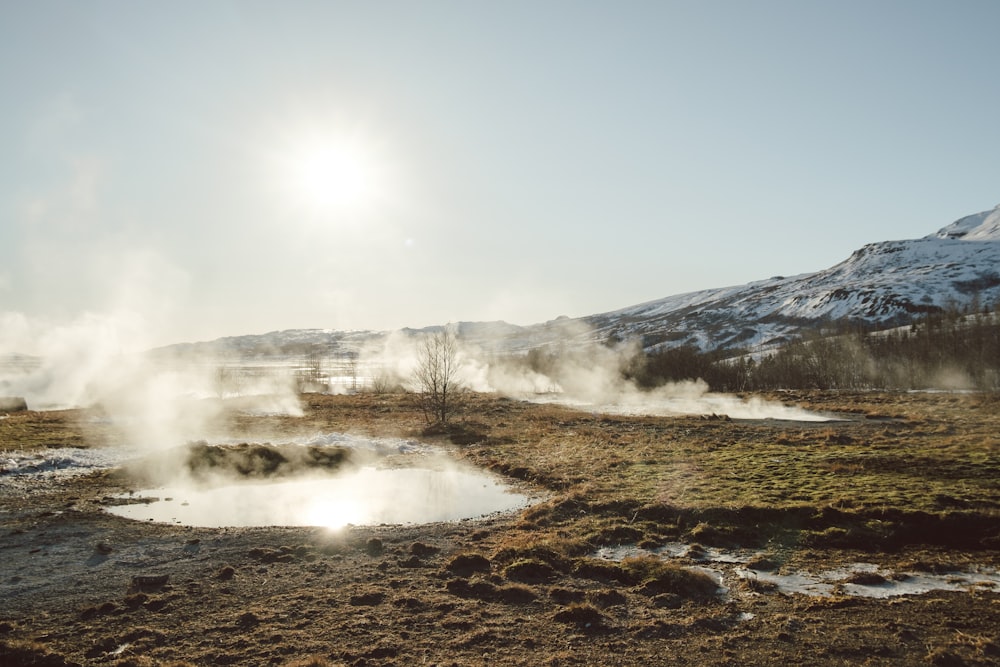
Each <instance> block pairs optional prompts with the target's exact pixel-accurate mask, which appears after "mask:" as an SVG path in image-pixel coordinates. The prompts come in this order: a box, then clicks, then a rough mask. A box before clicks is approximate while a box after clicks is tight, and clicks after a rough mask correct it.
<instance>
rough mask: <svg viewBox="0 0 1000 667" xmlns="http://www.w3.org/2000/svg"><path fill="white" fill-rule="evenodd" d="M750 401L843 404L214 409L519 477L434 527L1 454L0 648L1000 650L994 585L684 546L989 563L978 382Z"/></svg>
mask: <svg viewBox="0 0 1000 667" xmlns="http://www.w3.org/2000/svg"><path fill="white" fill-rule="evenodd" d="M769 398H771V399H774V400H781V401H783V402H785V403H788V404H794V405H800V406H803V407H806V408H810V409H814V410H821V411H826V412H829V413H831V414H833V413H835V414H838V415H840V416H841V417H842V420H840V421H835V422H828V423H818V424H817V423H806V422H776V421H731V420H727V419H724V418H719V417H717V416H705V417H701V416H685V417H628V416H614V417H607V416H602V415H597V414H591V413H586V412H579V411H574V410H570V409H567V408H561V407H558V406H553V405H536V404H531V403H524V402H519V401H512V400H508V399H503V398H500V397H495V396H470V397H468V398H467V400H466V403H465V405H464V407H463V410H462V412H461V414H459V415H458V417H457V418H456V421H455V425H454V426H453V427H452V428H451V429H446V430H442V429H438V430H435V431H433V432H431V433H424V425H423V423H422V421H421V418H420V414H419V411H418V410H417V409H416V407H415V406H414V404H413V402H412V399H411V398H410V397H407V396H405V395H401V396H398V395H384V396H375V395H357V396H321V395H307V396H304V397H303V403H304V406H303V407H304V410H305V415H304V416H303V417H297V418H292V417H254V416H249V415H246V414H243V413H240V412H239V411H233V412H231V413H230V414H228V416H227V417H226V418H225V419H224V420H222V421H220V422H219V423H218V424H217V425H216V428H217V429H218V433H220V434H221V433H226V434H229V435H230V436H232V435H234V434H235V436H236V437H241V438H245V439H246V440H247V441H248V442H267V441H268V439H269V438H271V439H277V438H279V437H281V438H288V437H295V436H297V435H301V436H302V437H306V436H308V435H309V434H314V433H317V432H338V431H342V432H356V433H364V434H368V435H375V436H391V437H406V438H415V439H419V440H421V441H423V442H427V443H433V444H438V445H440V446H441V447H443V448H447V449H448V450H450V451H451V453H452V455H453V456H455V457H456V458H460V459H465V460H467V461H468V462H470V463H474V464H476V465H478V466H481V467H484V468H488V469H490V470H492V471H494V472H495V473H497V474H499V475H503V476H504V477H505V478H507V479H508V480H509V481H510V482H511V483H512V484H515V485H517V486H518V487H519V488H520V489H523V490H525V491H527V492H530V493H533V494H536V495H537V496H538V498H539V502H538V503H537V504H535V505H533V506H532V507H530V508H528V509H525V510H523V511H521V512H518V513H514V514H510V515H499V516H490V517H487V518H482V519H477V520H469V521H462V522H456V523H441V524H432V525H420V526H375V527H348V528H346V529H342V530H337V531H331V530H327V529H319V528H288V527H271V528H189V527H182V526H176V525H167V524H153V523H149V522H139V521H131V520H127V519H123V518H120V517H116V516H113V515H111V514H108V513H107V512H106V511H104V508H105V507H107V506H108V504H110V503H111V502H113V496H115V495H116V494H118V493H121V492H122V491H125V490H128V489H129V488H132V487H134V486H135V482H134V481H132V480H131V479H130V477H129V476H128V475H127V474H124V473H122V472H121V471H113V470H112V471H99V472H94V473H89V474H87V475H83V476H76V477H53V478H51V479H50V480H49V481H46V482H44V483H32V484H25V483H20V482H17V480H15V479H14V478H13V477H11V476H9V475H8V476H4V475H0V521H2V523H0V665H4V666H16V665H91V664H102V665H118V666H125V665H135V666H144V665H232V664H235V665H300V666H301V665H328V664H329V665H338V664H345V665H484V664H491V665H493V664H499V665H640V664H642V665H675V664H676V665H748V664H753V665H767V664H789V665H799V664H809V665H857V664H875V665H918V664H933V665H987V664H1000V590H997V588H996V587H995V586H969V587H967V588H965V589H962V590H950V591H933V592H928V593H925V594H921V595H904V596H898V597H891V598H887V599H873V598H868V597H859V596H854V595H850V594H847V593H846V592H845V590H846V589H844V588H843V587H840V588H836V589H835V590H834V591H833V593H832V594H830V595H826V596H812V595H804V594H785V593H783V592H781V591H779V590H775V589H773V588H772V587H769V586H767V585H765V584H764V583H763V582H761V581H756V580H754V579H752V578H750V579H741V578H739V577H737V576H736V574H735V568H736V567H737V565H734V564H728V565H726V564H723V565H718V566H717V567H718V568H721V569H720V571H721V573H722V574H721V580H717V581H716V582H714V583H713V582H712V580H711V579H707V578H706V576H705V574H704V573H703V571H702V570H699V569H697V568H699V567H706V566H709V565H711V564H710V563H706V557H705V555H704V554H705V553H706V552H707V551H709V550H711V549H718V550H725V551H727V552H729V553H736V554H743V555H744V556H745V557H751V558H756V563H757V565H756V567H757V568H758V569H759V570H762V571H763V570H769V571H776V572H796V571H818V570H822V569H827V568H830V567H836V566H838V565H843V564H846V563H853V562H866V563H873V564H876V565H878V566H879V567H880V568H883V569H884V570H885V571H893V572H904V571H905V572H913V571H920V572H930V573H941V572H952V571H961V570H966V569H968V568H973V567H985V568H997V567H998V566H1000V488H998V487H1000V485H998V483H997V479H998V477H997V473H998V471H1000V428H998V426H1000V422H998V419H1000V418H998V417H997V414H998V412H1000V411H998V410H997V407H998V406H1000V403H998V402H997V401H996V400H994V399H992V398H990V397H982V396H975V395H947V394H862V395H844V394H836V393H800V394H781V395H775V396H771V397H769ZM96 417H99V415H97V414H96V413H94V412H93V411H85V410H74V411H63V412H53V413H36V412H21V413H12V414H11V415H9V416H7V417H6V418H4V419H0V450H3V451H11V450H24V449H39V450H41V449H44V448H46V447H56V446H72V447H85V448H97V447H102V446H107V445H109V444H114V443H115V442H116V438H118V437H119V436H117V435H116V434H115V432H114V429H113V427H112V426H108V424H107V420H104V419H100V418H96ZM208 440H209V441H210V442H211V438H208ZM0 453H2V451H0ZM778 463H780V465H778ZM676 543H682V544H686V545H688V546H690V545H695V544H696V545H698V546H697V547H696V548H693V549H688V550H687V551H686V552H685V553H684V554H682V555H678V556H676V557H674V558H672V559H670V560H669V563H667V564H666V565H664V564H663V563H664V562H663V561H661V560H660V559H653V558H646V559H643V558H636V559H633V560H631V561H624V562H616V561H607V560H601V559H599V558H596V557H595V553H596V550H597V549H599V548H601V547H615V546H618V545H641V546H644V547H646V548H648V549H654V548H656V547H662V546H664V545H668V544H676ZM654 561H655V562H654ZM706 579H707V581H708V583H706ZM716 586H718V588H716Z"/></svg>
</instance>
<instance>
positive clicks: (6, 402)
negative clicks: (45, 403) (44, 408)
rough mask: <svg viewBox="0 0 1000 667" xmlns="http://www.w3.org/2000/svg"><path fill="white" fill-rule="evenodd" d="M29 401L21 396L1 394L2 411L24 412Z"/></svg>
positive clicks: (0, 406)
mask: <svg viewBox="0 0 1000 667" xmlns="http://www.w3.org/2000/svg"><path fill="white" fill-rule="evenodd" d="M27 409H28V403H27V401H25V400H24V399H23V398H22V397H20V396H0V412H24V411H25V410H27Z"/></svg>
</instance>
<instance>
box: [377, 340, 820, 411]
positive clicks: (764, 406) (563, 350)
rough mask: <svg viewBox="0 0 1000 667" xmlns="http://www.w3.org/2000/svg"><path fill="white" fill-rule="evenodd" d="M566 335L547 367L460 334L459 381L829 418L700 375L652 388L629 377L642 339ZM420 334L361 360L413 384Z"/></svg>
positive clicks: (609, 405)
mask: <svg viewBox="0 0 1000 667" xmlns="http://www.w3.org/2000/svg"><path fill="white" fill-rule="evenodd" d="M558 326H559V328H560V331H559V334H560V335H559V339H560V340H562V341H571V343H562V344H556V345H554V346H550V347H548V348H543V351H544V352H545V354H544V357H545V360H544V361H545V363H544V364H543V365H544V368H543V369H539V368H536V367H534V366H533V365H532V364H530V363H528V361H527V359H526V358H525V357H524V356H520V357H511V356H510V355H504V354H499V353H497V352H496V347H497V345H496V342H495V341H469V340H463V339H461V338H459V339H458V342H459V346H460V347H459V366H460V372H459V377H458V379H459V381H460V382H461V383H462V385H464V386H465V387H467V388H468V389H470V390H472V391H477V392H496V393H499V394H502V395H505V396H509V397H512V398H518V399H523V400H530V401H538V402H553V403H560V404H564V405H569V406H572V407H577V408H580V409H584V410H588V411H591V412H599V413H604V414H635V415H691V414H694V415H704V414H716V415H726V416H729V417H731V418H734V419H783V420H795V421H828V420H829V417H826V416H823V415H819V414H816V413H811V412H808V411H806V410H802V409H800V408H795V407H790V406H786V405H782V404H781V403H777V402H774V401H767V400H764V399H761V398H757V397H753V398H750V399H742V398H740V397H737V396H732V395H728V394H718V393H712V392H710V391H709V387H708V385H707V384H706V383H705V382H704V381H703V380H701V379H691V380H688V381H684V382H674V383H668V384H666V385H664V386H661V387H657V388H655V389H651V390H645V389H642V388H640V387H638V386H637V385H636V384H635V382H633V381H631V380H627V379H626V373H625V372H624V371H626V370H627V368H628V367H629V365H630V364H632V363H633V362H634V360H635V358H636V356H637V355H638V354H639V353H640V352H641V350H640V348H639V346H638V344H637V343H636V342H634V341H633V342H623V343H620V344H617V345H614V346H607V345H602V344H599V343H596V342H591V343H585V342H581V341H587V340H593V338H594V336H593V335H592V332H591V331H590V330H589V329H588V328H587V327H586V326H585V325H583V324H580V323H578V322H573V321H567V322H565V323H559V325H558ZM418 345H419V339H418V338H415V337H413V336H408V335H405V334H402V333H399V332H397V333H394V334H391V335H389V336H388V337H387V338H385V339H384V340H383V341H382V342H381V343H378V344H373V345H370V346H368V347H366V348H365V349H363V350H362V352H361V354H360V357H359V365H360V366H362V367H364V368H368V369H374V370H373V371H372V372H374V373H382V374H387V375H388V376H390V377H391V378H392V379H393V381H394V382H395V383H396V384H397V385H400V386H403V387H406V388H409V389H414V388H415V387H410V386H407V383H408V379H409V378H410V376H411V375H412V370H413V368H414V367H415V366H416V359H417V354H418V351H417V348H418Z"/></svg>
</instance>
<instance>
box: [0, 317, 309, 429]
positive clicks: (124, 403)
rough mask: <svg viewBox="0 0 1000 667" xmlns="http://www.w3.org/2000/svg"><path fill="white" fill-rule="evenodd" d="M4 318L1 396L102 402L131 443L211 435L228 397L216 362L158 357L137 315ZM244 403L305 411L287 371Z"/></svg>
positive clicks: (44, 405) (47, 404) (39, 405)
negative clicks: (66, 319) (52, 322)
mask: <svg viewBox="0 0 1000 667" xmlns="http://www.w3.org/2000/svg"><path fill="white" fill-rule="evenodd" d="M0 317H2V320H0V359H4V360H6V362H5V363H4V364H3V365H0V395H11V396H20V397H23V398H24V399H25V400H26V402H27V404H28V406H29V408H31V409H42V410H44V409H59V408H70V407H92V406H94V407H100V408H101V409H102V410H103V412H104V413H105V414H106V416H107V418H108V419H109V420H110V421H111V423H112V424H113V425H115V426H116V427H118V428H119V429H120V430H121V431H122V432H123V434H124V435H125V437H126V441H127V442H128V443H129V444H133V445H135V446H138V447H142V448H150V449H162V448H166V447H173V446H178V445H180V444H183V443H185V442H187V441H189V440H192V439H199V438H204V437H206V434H207V433H209V432H212V431H213V430H214V428H215V427H216V426H217V425H218V423H219V421H220V418H221V417H222V414H223V410H224V409H225V405H224V403H223V402H222V401H221V400H220V399H223V398H231V397H232V396H231V394H227V389H226V386H225V383H223V382H221V374H220V370H219V368H218V366H216V365H214V364H206V363H202V364H195V363H188V362H184V361H182V360H178V359H154V358H152V357H150V356H149V355H148V354H147V353H146V352H145V350H146V349H147V342H148V341H149V340H150V338H149V337H148V336H147V335H146V328H147V326H146V323H145V321H144V320H143V319H142V318H141V317H140V316H138V315H135V314H131V313H118V314H94V313H88V314H84V315H82V316H80V317H78V318H77V319H75V320H74V321H72V322H69V323H66V324H58V325H50V324H48V323H45V322H39V321H34V320H30V319H29V318H27V317H26V316H24V315H22V314H19V313H5V314H3V315H2V316H0ZM240 392H241V394H242V395H243V396H244V397H245V398H246V401H245V402H244V404H242V406H241V407H243V408H244V409H257V410H263V411H268V412H281V413H284V414H301V408H300V407H299V403H298V398H297V395H296V393H295V391H294V383H293V382H292V378H291V376H290V375H287V376H285V377H282V376H272V377H264V378H259V379H257V380H255V381H253V382H245V383H243V384H242V386H241V388H240Z"/></svg>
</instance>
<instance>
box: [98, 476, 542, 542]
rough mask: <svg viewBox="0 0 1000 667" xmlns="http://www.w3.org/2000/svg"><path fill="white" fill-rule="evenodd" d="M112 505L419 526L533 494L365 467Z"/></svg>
mask: <svg viewBox="0 0 1000 667" xmlns="http://www.w3.org/2000/svg"><path fill="white" fill-rule="evenodd" d="M122 498H129V499H131V500H133V501H134V500H143V499H145V500H146V502H138V503H136V502H131V503H129V504H126V505H117V506H113V507H108V508H106V509H107V511H108V512H110V513H112V514H116V515H118V516H122V517H125V518H128V519H135V520H140V521H154V522H160V523H172V524H181V525H185V526H200V527H213V528H220V527H227V526H230V527H245V526H320V527H328V528H340V527H343V526H346V525H349V524H350V525H355V526H371V525H380V524H415V523H436V522H442V521H443V522H449V521H462V520H466V519H475V518H481V517H485V516H488V515H490V514H494V513H498V512H509V511H513V510H517V509H521V508H524V507H527V506H528V505H529V504H530V503H531V499H530V498H529V497H528V496H526V495H524V494H520V493H516V492H514V491H512V490H511V489H510V488H509V487H507V486H506V485H504V484H503V483H502V482H501V481H499V480H497V479H496V478H494V477H492V476H490V475H487V474H485V473H480V472H478V471H466V470H458V469H444V470H439V469H429V468H416V467H414V468H376V467H363V468H358V469H356V470H352V471H350V472H345V473H341V474H338V475H336V476H333V477H310V478H301V479H294V480H282V481H277V482H259V483H257V482H253V483H251V482H242V483H238V484H230V485H225V486H215V487H210V488H190V487H161V488H157V489H150V490H145V491H139V492H137V493H135V494H133V495H131V496H122Z"/></svg>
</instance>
